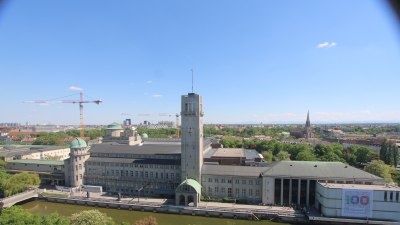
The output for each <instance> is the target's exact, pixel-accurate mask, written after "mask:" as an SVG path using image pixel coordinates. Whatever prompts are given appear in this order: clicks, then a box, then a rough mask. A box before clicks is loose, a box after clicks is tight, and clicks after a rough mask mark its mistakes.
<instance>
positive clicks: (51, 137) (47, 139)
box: [31, 129, 106, 146]
mask: <svg viewBox="0 0 400 225" xmlns="http://www.w3.org/2000/svg"><path fill="white" fill-rule="evenodd" d="M105 134H106V131H105V129H91V130H85V132H84V136H85V137H89V138H90V139H91V140H93V139H96V138H98V137H103V136H104V135H105ZM31 137H36V138H37V139H36V140H35V141H34V142H33V143H32V144H33V145H61V146H63V145H68V144H69V143H66V142H64V139H65V138H70V137H79V130H69V131H60V132H40V133H38V134H32V135H31Z"/></svg>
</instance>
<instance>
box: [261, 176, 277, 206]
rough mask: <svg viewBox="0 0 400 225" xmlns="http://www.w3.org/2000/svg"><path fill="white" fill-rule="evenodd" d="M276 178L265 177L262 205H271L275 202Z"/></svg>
mask: <svg viewBox="0 0 400 225" xmlns="http://www.w3.org/2000/svg"><path fill="white" fill-rule="evenodd" d="M274 194H275V178H274V177H264V178H263V187H262V203H264V204H267V205H270V204H274V202H275V195H274Z"/></svg>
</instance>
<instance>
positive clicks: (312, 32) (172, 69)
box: [0, 0, 400, 124]
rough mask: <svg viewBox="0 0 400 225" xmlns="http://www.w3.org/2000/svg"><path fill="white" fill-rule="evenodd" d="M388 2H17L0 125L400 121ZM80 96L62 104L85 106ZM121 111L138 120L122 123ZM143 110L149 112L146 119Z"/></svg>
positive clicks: (4, 56) (399, 72)
mask: <svg viewBox="0 0 400 225" xmlns="http://www.w3.org/2000/svg"><path fill="white" fill-rule="evenodd" d="M383 3H384V2H383V1H364V0H358V1H356V0H354V1H349V0H341V1H323V0H318V1H317V0H315V1H312V0H307V1H285V0H284V1H282V0H280V1H264V0H262V1H235V0H227V1H191V0H189V1H188V0H181V1H161V0H159V1H151V0H150V1H98V0H96V1H94V0H93V1H89V0H88V1H74V0H69V1H51V0H47V1H44V0H38V1H8V2H6V4H5V5H3V7H2V8H0V79H1V80H0V82H1V90H2V91H1V93H2V104H1V105H2V107H1V109H0V122H21V123H25V122H29V123H32V124H44V123H52V124H78V123H79V112H78V106H75V105H71V104H60V103H54V104H53V103H51V104H49V105H38V104H32V103H24V101H28V100H36V99H54V98H58V97H62V96H67V95H71V94H78V93H79V92H78V91H74V90H70V87H71V86H76V87H80V88H82V89H83V90H84V93H85V95H87V96H89V97H88V99H97V98H99V99H102V100H103V101H104V102H103V103H102V104H101V105H95V104H86V105H85V123H86V124H108V123H111V122H114V121H117V122H121V121H122V120H123V119H125V118H127V117H130V118H132V119H133V121H134V122H135V123H138V122H141V121H143V120H149V121H151V122H157V121H158V120H169V119H171V120H174V117H171V118H169V117H161V116H159V114H160V113H167V114H175V113H177V112H179V111H180V95H182V94H186V93H188V92H190V91H191V71H190V70H191V68H193V70H194V77H195V78H194V81H195V87H194V90H195V92H196V93H199V94H200V95H202V96H203V98H204V110H205V121H206V122H207V123H242V122H254V123H260V122H263V123H275V122H277V123H283V122H288V123H295V122H304V121H305V117H306V113H307V110H310V116H311V120H312V122H354V121H392V122H398V121H399V120H400V104H399V96H400V88H399V84H400V63H399V60H400V54H399V53H400V52H399V50H400V45H399V43H400V35H399V29H398V27H399V26H398V25H399V24H398V23H396V21H395V20H394V16H393V15H392V12H391V11H390V9H389V8H388V6H387V5H385V4H383ZM78 98H79V96H78V95H75V96H71V97H69V98H65V99H78ZM122 113H127V114H131V115H129V116H127V115H121V114H122ZM141 114H149V115H148V116H142V115H141Z"/></svg>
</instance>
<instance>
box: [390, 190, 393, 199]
mask: <svg viewBox="0 0 400 225" xmlns="http://www.w3.org/2000/svg"><path fill="white" fill-rule="evenodd" d="M389 196H390V197H389V199H390V201H393V191H391V192H390V195H389Z"/></svg>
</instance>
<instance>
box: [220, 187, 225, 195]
mask: <svg viewBox="0 0 400 225" xmlns="http://www.w3.org/2000/svg"><path fill="white" fill-rule="evenodd" d="M221 193H222V194H223V195H224V194H225V188H224V187H223V188H221Z"/></svg>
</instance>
